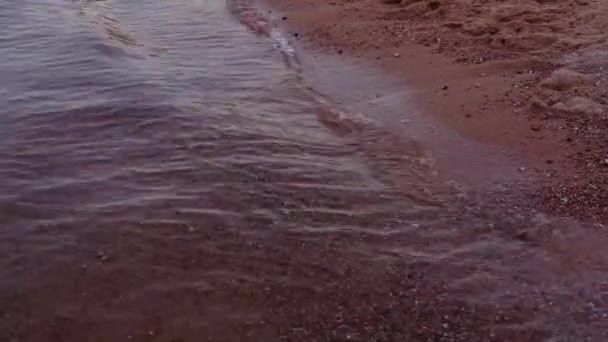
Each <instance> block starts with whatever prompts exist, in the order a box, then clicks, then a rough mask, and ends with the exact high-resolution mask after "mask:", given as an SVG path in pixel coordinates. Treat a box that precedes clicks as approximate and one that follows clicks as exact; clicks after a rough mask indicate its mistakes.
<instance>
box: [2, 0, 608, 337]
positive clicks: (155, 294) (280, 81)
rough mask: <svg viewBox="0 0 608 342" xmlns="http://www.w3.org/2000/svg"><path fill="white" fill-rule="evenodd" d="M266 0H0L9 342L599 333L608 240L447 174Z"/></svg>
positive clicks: (5, 325) (6, 328)
mask: <svg viewBox="0 0 608 342" xmlns="http://www.w3.org/2000/svg"><path fill="white" fill-rule="evenodd" d="M247 6H248V4H247V3H245V2H242V3H237V4H235V3H231V4H230V6H226V3H225V2H224V1H220V0H206V1H203V0H199V1H195V0H176V1H171V2H167V1H160V0H151V1H138V2H135V1H132V0H122V1H110V0H106V1H48V0H23V1H19V2H4V3H2V4H0V20H1V21H2V25H0V54H1V55H2V56H3V63H0V73H1V74H2V76H3V78H2V81H1V82H2V83H1V85H0V94H1V95H2V96H1V97H0V108H2V109H3V113H2V115H1V116H0V130H1V133H2V134H1V135H0V186H1V188H2V190H3V191H2V193H1V194H0V213H1V214H2V215H0V223H1V226H0V340H2V341H45V342H46V341H279V340H285V341H342V340H355V341H417V340H437V341H439V340H446V341H489V340H497V341H502V340H529V341H538V340H543V339H544V338H549V337H552V336H553V337H555V338H557V340H559V341H562V340H563V341H566V340H568V339H571V340H572V339H574V340H583V339H584V338H589V339H592V340H598V341H600V340H604V338H605V335H606V333H607V330H606V329H605V326H606V325H605V323H606V322H605V319H606V317H608V311H607V310H606V309H605V306H604V305H603V304H604V303H605V301H606V298H605V293H606V292H605V291H608V289H607V288H606V285H605V284H604V283H603V282H602V279H605V277H603V276H604V275H605V273H604V267H603V260H604V259H603V258H602V255H601V254H598V253H596V252H595V251H597V250H601V243H597V241H603V240H598V239H592V240H593V241H587V240H585V239H583V238H581V237H580V236H579V235H576V234H574V233H571V232H572V231H574V232H580V231H582V230H579V229H578V228H577V229H573V228H572V227H578V225H577V224H575V223H572V222H566V221H563V220H556V219H552V218H548V217H546V216H544V215H543V214H541V213H537V212H534V211H530V210H524V209H522V208H521V207H519V206H515V207H514V206H513V204H512V203H507V204H505V203H503V202H504V201H496V200H495V198H492V196H498V195H497V194H496V193H495V192H488V193H485V194H484V193H481V194H472V193H468V192H466V191H464V190H463V189H462V188H461V187H459V186H455V185H454V184H453V183H450V182H445V181H444V179H443V178H438V177H437V170H436V168H435V162H434V160H433V158H432V155H431V154H430V153H429V151H428V150H427V148H425V145H424V143H423V142H421V141H418V140H413V139H411V138H410V139H408V138H407V137H403V136H398V135H395V134H392V133H391V132H390V130H384V129H383V128H382V125H378V124H377V123H374V122H370V121H369V120H367V119H366V118H364V117H361V116H359V114H357V115H355V114H353V113H348V112H345V111H344V109H343V108H342V109H339V108H338V107H339V106H337V105H336V104H335V103H334V102H333V100H331V99H330V98H328V97H325V96H323V95H321V94H320V93H319V92H318V91H315V90H314V86H311V84H310V83H307V82H306V80H305V77H303V75H302V74H301V73H300V70H299V68H298V67H296V66H297V65H296V63H297V60H295V59H294V55H291V53H292V52H293V51H291V50H285V48H286V46H284V45H282V44H283V43H281V42H282V41H280V42H279V43H278V44H277V40H276V38H277V37H279V38H281V37H280V36H273V39H274V41H273V40H270V39H269V38H268V36H267V35H265V34H262V35H259V34H256V32H252V29H253V31H258V33H259V32H262V33H263V32H269V31H265V30H266V29H267V28H269V27H271V25H270V26H266V25H262V26H261V27H262V28H263V29H262V30H258V29H256V27H260V25H261V24H260V22H258V21H257V20H258V19H260V18H261V17H258V12H256V11H255V10H253V9H252V8H250V7H247ZM252 18H253V19H254V21H252ZM278 48H279V49H278ZM281 49H282V51H283V52H285V51H288V55H287V57H286V55H285V53H281V51H280V50H281ZM440 179H441V180H440ZM503 195H504V194H503ZM503 195H501V196H503ZM504 196H506V195H504ZM505 198H507V197H505ZM507 202H508V201H507ZM564 227H568V229H564ZM571 228H572V229H571ZM521 230H525V231H526V232H528V231H529V232H530V233H529V234H525V238H523V239H521V238H520V239H516V238H514V236H518V232H520V231H521ZM556 231H557V232H558V233H559V234H555V233H554V232H556ZM547 232H548V233H547ZM520 235H521V234H520ZM594 237H598V236H595V235H594ZM598 238H599V237H598ZM522 240H523V241H522ZM577 243H578V244H580V246H581V247H580V248H578V247H573V246H577V245H576V244H577ZM595 244H599V245H600V246H595ZM582 249H587V250H593V251H594V252H593V253H591V252H590V253H579V252H580V250H582Z"/></svg>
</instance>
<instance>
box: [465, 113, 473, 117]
mask: <svg viewBox="0 0 608 342" xmlns="http://www.w3.org/2000/svg"><path fill="white" fill-rule="evenodd" d="M464 117H465V118H472V117H473V114H471V113H467V114H466V115H465V116H464Z"/></svg>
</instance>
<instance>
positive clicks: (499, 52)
mask: <svg viewBox="0 0 608 342" xmlns="http://www.w3.org/2000/svg"><path fill="white" fill-rule="evenodd" d="M263 3H264V5H265V6H268V8H270V9H271V11H274V13H273V15H274V16H275V20H276V21H277V23H278V25H279V27H282V28H283V29H284V30H286V31H287V32H288V33H289V34H290V39H293V40H295V41H298V42H299V44H305V45H306V46H307V47H310V48H312V49H316V51H319V52H321V53H324V54H332V55H338V56H339V55H344V56H349V57H355V58H361V59H364V60H367V61H369V62H371V63H374V64H375V65H378V66H380V67H382V68H383V69H385V70H386V71H387V72H388V73H389V74H399V75H401V77H403V78H404V79H405V81H406V82H407V83H408V84H409V85H410V86H411V87H413V88H414V89H416V90H417V91H416V95H415V99H414V102H415V103H416V105H417V106H418V107H419V108H421V109H422V110H423V111H424V112H425V114H427V115H430V116H433V117H434V118H437V119H439V120H440V121H441V122H443V123H445V124H446V125H447V126H449V127H451V128H453V129H454V130H456V131H457V132H459V133H460V134H462V135H464V136H466V137H468V138H470V139H474V140H476V141H480V142H483V143H489V144H494V145H497V146H500V147H504V148H508V149H511V150H514V151H517V152H518V153H520V155H523V156H526V158H529V160H530V161H531V162H532V163H533V164H534V165H535V166H534V167H533V168H532V169H531V170H526V172H532V173H534V174H535V176H536V177H537V178H538V179H541V181H540V183H542V185H541V186H540V187H539V189H536V190H535V191H534V192H533V193H531V194H530V197H531V198H532V199H533V200H534V201H535V202H537V203H538V205H539V206H541V207H542V208H543V209H544V210H547V211H549V212H552V213H556V214H565V215H569V216H575V217H577V218H579V219H584V220H586V221H587V220H588V221H605V220H606V219H607V218H608V205H607V204H608V201H607V198H606V195H605V194H604V193H605V192H604V191H603V189H605V187H606V184H608V181H607V179H608V148H607V147H606V144H605V134H604V133H603V132H605V129H606V128H608V127H607V126H606V123H607V121H606V100H605V96H604V95H605V92H606V88H605V84H606V74H607V71H606V69H605V67H604V66H603V65H604V61H605V60H606V58H607V57H608V53H607V52H606V51H608V45H607V43H606V37H605V33H604V28H605V27H606V26H607V25H608V17H607V16H606V15H605V14H606V12H607V7H606V5H605V4H604V3H603V2H600V1H586V0H582V1H510V0H509V1H473V2H470V1H460V0H447V1H438V0H437V1H398V0H395V1H392V0H385V1H380V0H358V1H329V2H327V1H321V0H307V1H295V0H265V1H263ZM540 183H539V184H540Z"/></svg>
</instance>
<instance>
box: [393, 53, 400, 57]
mask: <svg viewBox="0 0 608 342" xmlns="http://www.w3.org/2000/svg"><path fill="white" fill-rule="evenodd" d="M393 56H394V57H401V54H400V53H399V52H395V54H394V55H393Z"/></svg>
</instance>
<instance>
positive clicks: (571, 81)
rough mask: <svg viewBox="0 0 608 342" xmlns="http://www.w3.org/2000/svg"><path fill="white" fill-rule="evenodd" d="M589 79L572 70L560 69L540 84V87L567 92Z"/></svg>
mask: <svg viewBox="0 0 608 342" xmlns="http://www.w3.org/2000/svg"><path fill="white" fill-rule="evenodd" d="M588 81H589V77H588V76H586V75H583V74H581V73H578V72H576V71H574V70H570V69H566V68H562V69H558V70H556V71H554V72H553V73H552V74H551V76H550V77H549V78H547V79H545V80H544V81H542V82H541V83H540V85H541V86H544V87H547V88H549V89H553V90H558V91H561V90H568V89H570V88H572V87H574V86H577V85H581V84H585V83H586V82H588Z"/></svg>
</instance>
